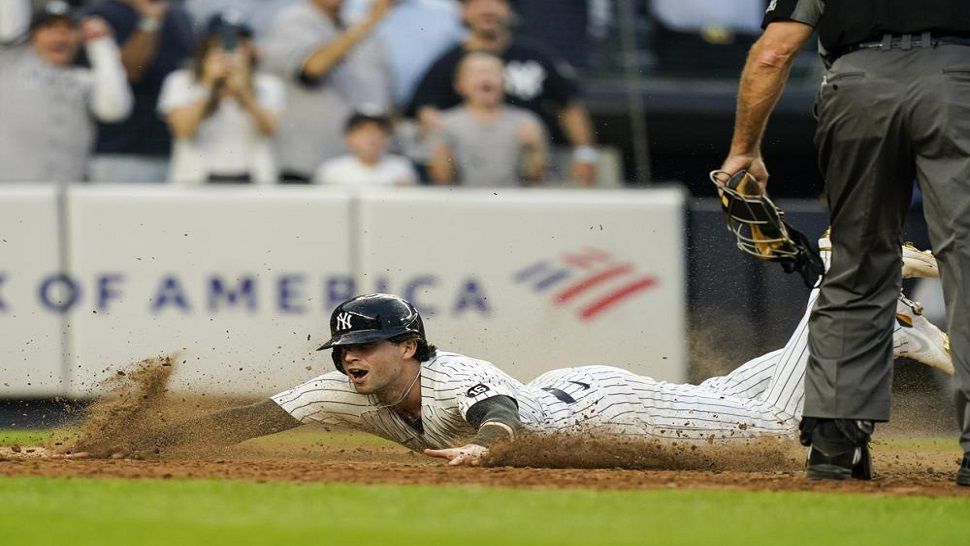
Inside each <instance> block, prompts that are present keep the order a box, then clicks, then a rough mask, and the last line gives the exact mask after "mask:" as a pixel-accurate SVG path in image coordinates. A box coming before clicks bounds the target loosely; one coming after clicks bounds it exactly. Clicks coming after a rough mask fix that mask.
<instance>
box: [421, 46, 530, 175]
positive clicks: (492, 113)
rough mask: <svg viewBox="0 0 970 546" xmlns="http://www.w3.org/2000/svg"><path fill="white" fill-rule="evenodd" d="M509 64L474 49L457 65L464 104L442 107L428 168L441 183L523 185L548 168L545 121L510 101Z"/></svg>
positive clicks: (458, 82) (458, 85)
mask: <svg viewBox="0 0 970 546" xmlns="http://www.w3.org/2000/svg"><path fill="white" fill-rule="evenodd" d="M503 80H504V66H503V64H502V59H500V58H499V57H497V56H496V55H494V54H492V53H489V52H485V51H475V52H471V53H468V54H466V55H465V57H464V58H463V59H462V60H461V61H460V63H459V65H458V73H457V77H456V80H455V88H456V89H457V90H458V92H459V93H460V94H461V96H463V97H464V98H465V102H464V104H463V105H461V106H457V107H455V108H452V109H449V110H445V111H444V112H441V114H440V116H439V118H440V129H439V130H438V133H437V136H436V139H435V140H436V141H437V142H436V143H435V144H434V145H433V148H432V155H431V165H430V166H429V171H430V173H431V177H432V180H433V181H434V182H436V183H439V184H453V183H459V184H462V185H465V186H484V187H498V186H518V185H520V184H521V182H522V181H525V182H528V183H537V182H540V181H541V180H542V177H543V175H544V174H545V172H546V169H547V167H548V163H549V162H548V145H547V142H546V134H545V131H544V130H543V127H542V120H541V119H539V117H538V116H536V115H535V114H533V113H532V112H530V111H528V110H525V109H522V108H517V107H515V106H510V105H508V104H505V96H504V92H503V89H504V88H505V82H504V81H503Z"/></svg>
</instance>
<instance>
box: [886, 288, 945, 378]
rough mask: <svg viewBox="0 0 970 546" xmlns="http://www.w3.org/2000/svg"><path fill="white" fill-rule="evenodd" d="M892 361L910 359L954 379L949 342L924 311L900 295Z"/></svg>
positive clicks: (897, 304)
mask: <svg viewBox="0 0 970 546" xmlns="http://www.w3.org/2000/svg"><path fill="white" fill-rule="evenodd" d="M893 357H894V358H908V359H910V360H915V361H916V362H919V363H920V364H925V365H927V366H929V367H931V368H936V369H937V370H940V371H941V372H943V373H946V374H949V375H953V371H954V370H953V359H952V357H951V356H950V338H949V336H947V335H946V333H944V332H943V331H941V330H940V329H939V328H937V327H936V326H935V325H934V324H933V323H932V322H930V321H928V320H926V317H924V316H923V307H922V306H921V305H920V304H919V302H915V301H913V300H911V299H909V298H907V297H906V296H905V295H903V294H900V295H899V300H898V301H897V302H896V324H895V325H894V328H893Z"/></svg>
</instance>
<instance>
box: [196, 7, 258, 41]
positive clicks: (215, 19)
mask: <svg viewBox="0 0 970 546" xmlns="http://www.w3.org/2000/svg"><path fill="white" fill-rule="evenodd" d="M229 29H234V30H235V31H236V32H237V33H238V34H239V35H240V36H242V37H244V38H252V37H253V28H252V27H251V26H249V23H248V22H247V21H246V16H245V15H243V14H242V12H240V11H237V10H233V9H229V10H225V11H221V12H219V13H216V14H215V15H213V16H212V17H209V21H208V22H207V23H206V26H205V33H206V35H207V36H217V35H220V34H222V33H224V32H226V31H227V30H229Z"/></svg>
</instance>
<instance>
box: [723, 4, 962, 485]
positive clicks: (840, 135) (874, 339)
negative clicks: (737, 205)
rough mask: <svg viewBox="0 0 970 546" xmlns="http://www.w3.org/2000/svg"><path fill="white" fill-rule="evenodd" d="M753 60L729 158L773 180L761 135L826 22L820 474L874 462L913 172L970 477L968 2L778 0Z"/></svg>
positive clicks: (808, 430)
mask: <svg viewBox="0 0 970 546" xmlns="http://www.w3.org/2000/svg"><path fill="white" fill-rule="evenodd" d="M763 27H764V33H763V34H762V36H761V38H760V39H759V40H758V42H757V43H755V45H754V46H753V47H752V49H751V52H750V54H749V56H748V60H747V63H746V64H745V67H744V71H743V73H742V75H741V83H740V87H739V90H738V95H739V96H738V110H737V119H736V122H735V129H734V137H733V139H732V141H731V151H730V154H729V156H728V158H727V159H726V160H725V162H724V165H723V166H722V167H721V168H722V170H724V171H727V172H731V173H733V172H736V171H738V170H740V169H748V170H749V172H751V174H753V175H754V176H755V177H756V178H757V179H758V180H759V181H760V182H762V183H766V182H767V179H768V172H767V170H766V169H765V165H764V162H763V161H762V158H761V152H760V143H761V138H762V135H763V133H764V128H765V124H766V122H767V119H768V117H769V115H770V114H771V111H772V109H773V108H774V105H775V103H776V102H777V100H778V97H779V95H780V94H781V91H782V88H783V87H784V84H785V81H786V80H787V78H788V71H789V68H790V66H791V61H792V59H793V58H794V56H795V55H796V54H797V52H798V50H799V49H800V48H801V46H802V45H803V44H804V43H805V42H806V41H807V40H808V39H809V38H810V37H811V35H812V34H813V32H814V31H815V30H816V29H817V30H818V34H819V44H820V50H821V53H822V58H823V61H824V62H825V65H826V67H827V71H826V74H825V78H824V80H823V81H822V85H821V88H820V90H819V93H818V97H817V99H816V104H815V113H816V116H817V118H818V127H817V129H816V135H815V145H816V149H817V152H818V160H819V166H820V168H821V171H822V175H823V177H824V178H825V183H826V189H825V193H826V198H827V201H828V206H829V211H830V215H831V225H832V244H833V253H832V260H833V261H832V264H831V268H830V270H829V272H828V274H827V275H826V276H825V278H824V280H823V281H822V285H821V294H820V296H819V299H818V303H817V305H816V307H815V310H814V312H813V314H812V317H811V320H810V323H809V332H810V333H809V350H810V353H811V358H810V360H809V364H808V371H807V373H806V385H805V390H806V394H805V412H804V415H805V417H804V418H803V420H802V424H801V432H802V434H801V440H802V443H803V444H805V445H810V446H811V449H810V450H809V457H808V469H807V470H808V477H809V478H813V479H845V478H848V477H850V476H851V477H853V478H858V479H869V478H870V477H871V470H870V463H869V450H868V442H869V437H870V435H871V434H872V431H873V428H874V423H875V422H878V421H887V420H888V419H889V398H890V392H891V386H892V338H891V332H892V321H893V320H894V317H893V313H894V308H895V302H896V297H897V296H898V295H899V290H900V287H901V278H900V260H901V256H900V237H901V231H902V224H903V220H904V218H905V215H906V211H907V209H908V208H909V205H910V196H911V194H912V184H913V182H912V181H913V179H914V178H915V179H916V180H917V181H918V183H919V187H920V190H921V191H922V193H923V197H924V201H923V206H924V209H925V213H926V221H927V223H928V225H929V232H930V239H931V241H932V244H933V249H934V251H935V252H936V257H937V260H938V261H939V264H940V268H941V272H942V275H941V276H942V280H943V290H944V294H945V297H946V307H947V312H948V322H949V329H950V339H951V344H952V351H953V360H954V364H955V366H956V375H955V378H956V386H957V395H956V405H957V416H958V419H959V422H960V426H961V429H962V434H961V437H960V442H961V445H962V447H963V450H964V452H965V455H964V458H963V463H962V464H961V466H960V469H959V472H958V474H957V483H958V484H960V485H964V486H970V10H968V9H967V5H966V2H965V0H921V1H920V2H913V1H912V0H772V1H771V3H770V4H769V6H768V9H767V11H766V12H765V18H764V22H763Z"/></svg>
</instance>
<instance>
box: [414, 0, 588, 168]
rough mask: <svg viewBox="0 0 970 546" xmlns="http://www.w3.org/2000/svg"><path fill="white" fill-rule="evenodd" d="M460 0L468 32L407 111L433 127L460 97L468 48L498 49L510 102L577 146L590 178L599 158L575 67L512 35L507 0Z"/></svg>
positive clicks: (577, 160) (576, 164)
mask: <svg viewBox="0 0 970 546" xmlns="http://www.w3.org/2000/svg"><path fill="white" fill-rule="evenodd" d="M462 4H463V5H462V18H463V20H464V22H465V24H466V26H467V27H468V29H469V31H470V33H469V35H468V37H467V38H466V39H465V41H464V42H463V43H461V44H458V45H456V46H455V47H454V48H452V49H451V50H449V51H448V52H446V53H445V54H444V55H442V56H441V57H440V58H439V59H438V60H437V61H435V63H434V64H433V65H432V66H431V68H430V69H429V70H428V72H427V73H426V74H425V76H424V78H423V79H422V81H421V83H420V84H418V88H417V90H416V91H415V94H414V98H413V100H412V101H411V105H410V107H409V108H408V113H409V114H411V115H417V117H418V119H419V121H420V123H421V126H422V128H423V130H424V132H425V133H426V134H427V133H430V132H432V131H433V130H434V129H435V128H436V127H437V126H439V125H440V123H441V122H440V119H439V115H440V114H439V111H440V110H443V109H446V108H451V107H453V106H456V105H457V104H459V103H460V102H461V96H459V95H458V93H457V92H456V90H455V88H454V84H453V82H454V77H455V71H456V67H457V65H458V63H459V61H460V60H461V58H462V56H463V55H464V54H465V52H467V51H476V50H484V51H491V52H494V53H496V54H497V55H499V56H501V58H502V59H503V60H504V61H505V86H506V89H505V91H506V97H507V100H508V102H509V103H510V104H512V105H515V106H519V107H521V108H524V109H527V110H530V111H532V112H534V113H536V114H537V115H539V117H540V118H542V120H543V122H544V124H545V126H546V128H547V130H548V131H549V132H550V133H551V134H552V136H553V142H556V143H561V142H563V140H565V141H568V143H569V144H570V145H572V147H573V157H572V163H571V171H572V174H573V177H574V178H576V180H577V181H579V182H581V183H583V184H587V185H588V184H592V183H593V182H594V181H595V177H596V168H595V163H596V161H597V152H596V150H595V149H594V148H593V147H592V146H593V129H592V123H591V122H590V118H589V112H588V111H587V110H586V106H585V105H584V104H583V102H582V100H581V99H580V97H579V92H578V89H577V86H576V82H575V81H574V73H573V70H572V68H571V67H570V66H569V65H568V64H567V63H565V62H564V61H561V60H559V59H555V58H553V57H552V56H551V55H549V54H547V53H546V52H545V51H544V50H543V49H541V48H540V47H539V46H537V45H534V44H531V43H528V42H524V41H521V40H518V39H514V38H513V36H512V34H511V30H510V25H511V19H512V10H511V6H510V4H509V0H464V1H463V3H462ZM560 129H561V132H560Z"/></svg>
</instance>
